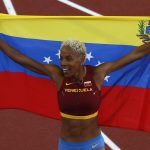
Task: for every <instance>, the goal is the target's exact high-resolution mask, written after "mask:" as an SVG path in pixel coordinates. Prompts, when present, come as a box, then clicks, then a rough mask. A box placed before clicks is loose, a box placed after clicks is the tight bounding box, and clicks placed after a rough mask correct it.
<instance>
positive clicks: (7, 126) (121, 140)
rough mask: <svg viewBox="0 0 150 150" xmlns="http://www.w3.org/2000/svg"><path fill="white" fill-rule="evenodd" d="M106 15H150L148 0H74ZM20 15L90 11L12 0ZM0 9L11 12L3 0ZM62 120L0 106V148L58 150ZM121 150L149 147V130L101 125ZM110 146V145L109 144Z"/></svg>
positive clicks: (42, 0) (47, 1) (40, 0)
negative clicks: (147, 131)
mask: <svg viewBox="0 0 150 150" xmlns="http://www.w3.org/2000/svg"><path fill="white" fill-rule="evenodd" d="M71 2H74V3H75V4H78V5H80V6H83V7H85V8H88V9H90V10H92V11H94V12H96V13H97V14H101V15H104V16H115V15H116V16H150V11H149V6H150V1H149V0H144V1H140V0H132V1H130V0H125V1H119V0H116V1H112V0H110V1H104V0H103V1H100V0H92V1H91V0H85V1H81V0H72V1H71ZM12 4H13V6H14V9H15V11H16V13H17V14H18V15H52V16H54V15H55V16H58V15H61V16H62V15H65V16H81V15H82V16H83V15H84V16H85V15H86V16H87V15H90V14H89V13H86V12H83V10H79V9H77V8H74V7H71V6H69V5H66V4H64V3H62V2H60V1H57V0H36V1H33V0H12ZM0 13H8V12H7V9H6V6H5V5H4V2H3V0H0ZM60 125H61V122H60V121H58V120H53V119H50V118H46V117H43V116H39V115H36V114H33V113H30V112H25V111H23V110H16V109H1V110H0V150H57V142H58V137H59V131H60ZM102 130H103V132H104V133H105V134H106V135H107V136H108V137H109V138H110V139H111V140H112V141H113V142H115V143H116V144H117V145H118V146H119V147H120V149H122V150H141V149H142V150H149V149H150V134H149V133H145V132H142V131H133V130H127V129H118V128H109V127H102ZM106 149H107V150H109V149H111V148H109V147H108V146H107V147H106Z"/></svg>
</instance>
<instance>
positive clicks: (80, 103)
mask: <svg viewBox="0 0 150 150" xmlns="http://www.w3.org/2000/svg"><path fill="white" fill-rule="evenodd" d="M85 67H86V75H85V77H84V79H83V82H82V83H76V82H74V81H73V79H72V78H71V77H64V80H63V84H62V86H61V88H60V90H59V91H58V103H59V108H60V111H61V113H64V114H68V115H74V116H87V115H91V114H93V113H95V112H97V111H98V109H99V105H100V91H99V89H98V88H97V86H96V84H95V81H94V79H93V67H91V66H85Z"/></svg>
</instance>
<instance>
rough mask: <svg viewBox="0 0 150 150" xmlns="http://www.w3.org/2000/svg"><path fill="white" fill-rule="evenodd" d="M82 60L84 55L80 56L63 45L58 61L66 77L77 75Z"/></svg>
mask: <svg viewBox="0 0 150 150" xmlns="http://www.w3.org/2000/svg"><path fill="white" fill-rule="evenodd" d="M83 62H84V56H80V55H79V54H77V53H76V52H74V51H72V49H71V48H70V47H63V48H62V49H61V53H60V63H61V67H62V70H63V73H64V76H67V77H71V76H74V77H77V76H78V74H79V72H80V70H81V65H82V64H83Z"/></svg>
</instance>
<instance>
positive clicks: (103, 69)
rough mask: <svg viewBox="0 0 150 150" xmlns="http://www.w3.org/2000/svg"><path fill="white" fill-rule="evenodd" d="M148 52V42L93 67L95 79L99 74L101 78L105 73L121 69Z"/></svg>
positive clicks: (149, 49) (149, 44) (149, 52)
mask: <svg viewBox="0 0 150 150" xmlns="http://www.w3.org/2000/svg"><path fill="white" fill-rule="evenodd" d="M148 54H150V42H149V43H146V44H143V45H141V46H139V47H137V48H135V49H134V50H133V51H132V52H131V53H129V54H127V55H126V56H124V57H122V58H120V59H118V60H116V61H114V62H107V63H103V64H102V65H99V66H97V67H95V75H96V77H97V79H98V78H99V76H100V78H101V79H104V78H105V76H106V75H107V74H109V73H111V72H113V71H116V70H118V69H121V68H122V67H124V66H126V65H128V64H130V63H132V62H134V61H136V60H138V59H140V58H142V57H144V56H146V55H148ZM101 79H99V80H101Z"/></svg>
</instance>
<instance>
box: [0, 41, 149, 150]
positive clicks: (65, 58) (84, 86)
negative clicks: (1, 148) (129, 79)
mask: <svg viewBox="0 0 150 150" xmlns="http://www.w3.org/2000/svg"><path fill="white" fill-rule="evenodd" d="M0 49H1V50H2V51H3V52H4V53H5V54H6V55H8V56H9V57H10V58H11V59H13V60H14V61H15V62H17V63H19V64H21V65H23V66H24V67H26V68H28V69H30V70H32V71H34V72H37V73H40V74H44V75H48V76H49V77H51V79H52V80H53V81H54V83H55V85H56V88H57V90H58V102H59V108H60V111H61V115H62V127H61V133H60V139H59V146H58V147H59V148H58V149H59V150H104V149H105V148H104V140H103V137H102V136H101V133H100V129H99V126H98V121H97V119H98V118H97V114H98V113H97V112H98V109H99V105H100V89H101V86H102V83H103V80H104V78H105V76H106V75H108V74H109V73H111V72H113V71H116V70H118V69H120V68H122V67H124V66H125V65H128V64H129V63H132V62H133V61H135V60H137V59H140V58H142V57H144V56H145V55H147V54H149V53H150V43H147V44H144V45H142V46H139V47H137V48H136V49H135V50H133V51H132V52H131V53H129V54H128V55H126V56H124V57H122V58H120V59H119V60H117V61H115V62H107V63H103V64H102V65H99V66H97V67H92V66H84V65H83V64H84V61H85V58H86V48H85V45H84V44H83V43H81V42H79V41H76V40H68V41H65V42H63V43H62V45H61V48H60V51H61V52H60V63H61V68H59V67H58V66H56V65H54V64H48V65H45V64H41V63H39V62H36V61H34V60H32V59H31V58H29V57H27V56H25V55H23V54H21V53H20V52H18V51H17V50H15V49H14V48H12V47H11V46H9V45H8V44H7V43H6V42H4V41H2V40H0Z"/></svg>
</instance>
